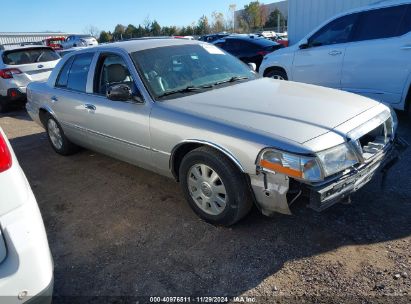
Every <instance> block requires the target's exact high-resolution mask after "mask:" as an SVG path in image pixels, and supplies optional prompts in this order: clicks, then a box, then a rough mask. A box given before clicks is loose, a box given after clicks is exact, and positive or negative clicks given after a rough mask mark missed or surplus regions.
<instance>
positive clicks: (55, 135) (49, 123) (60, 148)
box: [45, 114, 79, 155]
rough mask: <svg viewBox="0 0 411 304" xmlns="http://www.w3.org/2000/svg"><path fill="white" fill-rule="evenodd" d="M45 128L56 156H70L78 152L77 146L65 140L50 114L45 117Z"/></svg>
mask: <svg viewBox="0 0 411 304" xmlns="http://www.w3.org/2000/svg"><path fill="white" fill-rule="evenodd" d="M45 127H46V130H47V135H48V139H49V142H50V144H51V146H52V148H53V149H54V151H56V152H57V153H58V154H61V155H71V154H74V153H76V152H77V151H78V150H79V147H78V146H77V145H75V144H73V143H72V142H70V141H69V140H68V139H67V137H66V136H65V135H64V132H63V129H62V128H61V126H60V124H59V123H58V122H57V120H56V119H55V118H54V117H53V116H51V115H50V114H48V115H47V117H46V121H45Z"/></svg>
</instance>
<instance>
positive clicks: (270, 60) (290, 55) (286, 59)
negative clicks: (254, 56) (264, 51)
mask: <svg viewBox="0 0 411 304" xmlns="http://www.w3.org/2000/svg"><path fill="white" fill-rule="evenodd" d="M285 50H286V49H285ZM277 52H281V53H280V54H277ZM277 52H274V53H272V54H269V55H267V56H266V57H265V58H264V60H263V62H262V63H261V66H260V75H261V76H264V75H265V74H266V72H268V70H269V69H271V68H282V69H284V70H285V71H286V73H287V76H288V79H289V80H292V65H293V62H294V51H291V50H290V51H288V52H284V53H283V52H282V51H281V50H280V51H277Z"/></svg>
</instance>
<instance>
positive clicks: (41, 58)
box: [3, 48, 60, 65]
mask: <svg viewBox="0 0 411 304" xmlns="http://www.w3.org/2000/svg"><path fill="white" fill-rule="evenodd" d="M59 58H60V57H59V55H57V53H56V52H55V51H53V50H52V49H50V48H34V49H30V48H26V49H17V50H11V51H6V52H4V54H3V61H4V63H5V64H7V65H20V64H30V63H36V62H47V61H53V60H57V59H59Z"/></svg>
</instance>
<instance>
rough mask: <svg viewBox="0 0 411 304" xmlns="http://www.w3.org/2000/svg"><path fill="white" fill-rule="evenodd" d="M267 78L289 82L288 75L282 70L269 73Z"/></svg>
mask: <svg viewBox="0 0 411 304" xmlns="http://www.w3.org/2000/svg"><path fill="white" fill-rule="evenodd" d="M265 77H268V78H273V79H277V80H288V76H287V73H286V72H285V71H283V70H280V69H273V70H270V71H268V72H267V74H266V75H265Z"/></svg>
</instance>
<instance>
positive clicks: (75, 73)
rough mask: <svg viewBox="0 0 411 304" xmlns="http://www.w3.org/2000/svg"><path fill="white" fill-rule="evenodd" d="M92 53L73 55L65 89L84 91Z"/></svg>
mask: <svg viewBox="0 0 411 304" xmlns="http://www.w3.org/2000/svg"><path fill="white" fill-rule="evenodd" d="M93 56H94V53H85V54H80V55H77V56H75V57H74V61H73V64H72V65H71V69H70V72H69V75H68V80H67V89H71V90H74V91H79V92H85V91H86V85H87V76H88V71H89V69H90V65H91V61H92V60H93Z"/></svg>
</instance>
